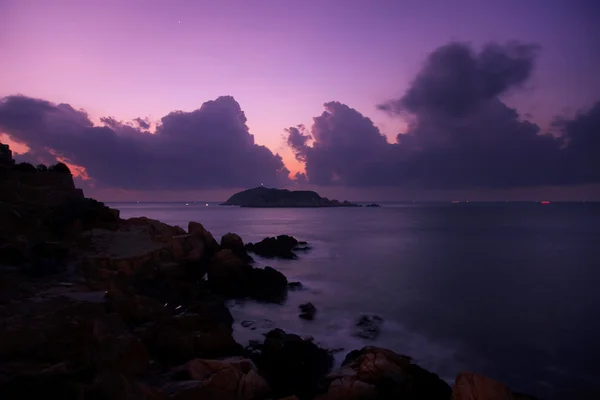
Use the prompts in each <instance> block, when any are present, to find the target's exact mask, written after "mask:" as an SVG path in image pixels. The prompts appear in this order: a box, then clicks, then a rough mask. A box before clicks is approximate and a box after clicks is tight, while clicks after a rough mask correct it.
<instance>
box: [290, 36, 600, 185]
mask: <svg viewBox="0 0 600 400" xmlns="http://www.w3.org/2000/svg"><path fill="white" fill-rule="evenodd" d="M538 50H539V49H538V47H537V46H535V45H531V44H521V43H508V44H506V45H499V44H495V43H493V44H488V45H486V46H484V47H483V48H482V49H481V50H480V51H476V50H474V49H473V48H472V47H471V46H469V45H467V44H464V43H451V44H449V45H446V46H442V47H440V48H438V49H436V50H435V51H434V52H433V53H431V54H430V56H429V57H428V59H427V60H426V62H425V64H424V65H423V67H422V69H421V71H420V72H419V73H418V74H417V76H416V77H415V79H414V80H413V81H412V83H411V85H410V87H409V89H408V90H407V91H406V93H405V94H404V95H403V96H402V97H400V98H398V99H392V100H390V101H387V102H385V103H383V104H381V105H379V108H380V109H382V110H385V111H387V112H389V113H391V114H392V115H398V116H401V117H403V118H405V119H406V120H407V121H408V122H409V130H408V132H407V133H404V134H399V135H398V136H397V138H396V141H395V143H388V142H387V141H386V139H385V137H384V136H383V135H382V134H381V133H380V131H379V130H378V129H377V127H375V126H374V125H373V123H372V122H371V121H370V120H369V119H368V118H365V117H364V116H363V115H361V114H360V113H359V112H358V111H356V110H354V109H351V108H349V107H348V106H345V105H343V104H340V103H337V102H332V103H327V104H325V110H326V111H325V112H324V113H323V114H322V115H321V116H318V117H315V118H314V124H313V126H312V128H311V130H310V133H309V132H307V130H306V129H304V128H302V127H296V128H289V129H288V130H287V131H288V144H289V146H290V147H291V148H292V149H293V151H294V152H295V154H296V157H297V158H298V160H300V161H303V162H305V166H306V178H307V179H308V180H309V181H310V182H311V183H315V184H321V185H348V186H395V185H401V186H403V187H407V188H408V187H416V188H435V189H450V188H452V189H463V188H475V187H487V188H506V187H522V186H534V185H555V184H570V183H597V182H600V157H595V156H594V154H598V151H599V150H600V143H599V140H600V139H599V136H598V134H599V133H600V131H599V123H600V118H598V114H599V111H598V109H599V108H600V103H599V104H598V105H596V106H595V107H594V108H593V109H592V110H590V111H589V112H587V113H583V114H582V115H580V116H578V117H577V118H575V119H573V120H570V121H560V122H557V124H556V125H557V126H558V127H559V128H560V131H561V132H562V135H560V136H559V137H556V136H553V135H550V134H544V133H543V132H541V130H540V128H539V126H537V125H535V124H533V123H530V122H528V121H525V120H523V119H522V118H521V117H520V115H519V114H518V112H517V111H516V110H514V109H512V108H510V107H508V106H507V105H506V104H505V103H503V102H502V99H501V96H502V95H504V94H506V93H508V92H510V91H512V90H516V89H519V88H520V87H521V86H523V85H524V84H525V83H526V82H527V80H528V79H529V77H530V76H531V74H532V72H533V69H534V64H535V60H536V56H537V54H538ZM309 142H312V144H311V145H308V143H309Z"/></svg>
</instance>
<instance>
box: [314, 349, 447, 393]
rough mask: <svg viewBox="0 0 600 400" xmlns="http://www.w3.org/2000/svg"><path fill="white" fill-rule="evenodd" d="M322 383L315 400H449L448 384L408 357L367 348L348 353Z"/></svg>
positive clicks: (384, 350)
mask: <svg viewBox="0 0 600 400" xmlns="http://www.w3.org/2000/svg"><path fill="white" fill-rule="evenodd" d="M325 382H326V384H327V391H326V393H325V394H323V395H321V396H318V397H317V399H318V400H342V399H365V400H366V399H388V398H389V399H395V398H397V399H414V400H438V399H439V400H450V396H451V389H450V386H448V384H446V383H445V382H444V381H443V380H441V379H440V378H439V377H438V376H437V375H435V374H432V373H429V372H427V371H425V370H423V369H421V368H420V367H418V366H416V365H414V364H412V363H411V360H410V357H406V356H401V355H398V354H396V353H394V352H392V351H390V350H386V349H382V348H379V347H371V346H370V347H364V348H362V349H361V350H355V351H352V352H350V353H349V354H348V355H347V356H346V359H345V360H344V362H343V363H342V366H341V368H340V369H339V370H337V371H334V372H332V373H331V374H329V375H328V376H327V378H326V380H325Z"/></svg>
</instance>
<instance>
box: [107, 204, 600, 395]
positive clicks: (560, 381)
mask: <svg viewBox="0 0 600 400" xmlns="http://www.w3.org/2000/svg"><path fill="white" fill-rule="evenodd" d="M383 205H384V206H383V207H382V208H322V209H304V208H302V209H283V208H279V209H250V208H237V207H222V206H218V205H217V204H215V203H208V205H207V204H206V203H189V205H186V204H185V203H143V204H142V203H112V204H110V206H111V207H115V208H118V209H120V210H121V215H122V217H123V218H129V217H133V216H147V217H149V218H155V219H158V220H161V221H164V222H166V223H169V224H173V225H180V226H182V227H184V228H186V227H187V223H188V221H190V220H194V221H199V222H201V223H202V224H204V226H205V227H206V228H207V229H209V230H210V231H211V232H212V233H213V235H214V236H215V237H216V238H217V240H218V238H220V236H221V235H223V234H225V233H227V232H235V233H238V234H239V235H240V236H242V238H243V239H244V241H245V242H248V241H257V240H260V239H262V238H264V237H266V236H273V235H278V234H291V235H293V236H295V237H296V238H298V239H299V240H306V241H308V242H309V243H310V244H311V245H312V246H313V250H312V251H311V252H309V253H307V254H300V259H299V260H295V261H285V260H284V261H280V260H273V261H269V260H258V263H257V264H258V265H271V266H273V267H275V268H277V269H279V270H281V271H282V272H283V273H284V274H286V276H287V277H288V279H289V280H290V281H301V282H302V283H303V284H304V285H305V286H307V288H308V290H305V291H300V292H292V293H290V295H289V297H288V300H287V302H286V304H284V305H282V306H279V305H267V304H260V303H257V302H252V301H246V302H233V303H232V304H231V310H232V313H233V315H234V318H236V325H235V335H236V338H237V339H238V341H240V342H246V341H248V340H250V339H260V338H261V334H262V333H264V332H266V331H268V330H270V329H272V328H273V327H280V328H282V329H284V330H286V331H291V332H294V333H298V334H300V335H307V336H312V337H314V338H315V340H316V341H317V342H319V343H321V344H322V345H324V346H326V347H328V348H340V347H341V348H344V349H345V350H344V351H340V352H339V353H337V354H336V356H337V360H338V361H339V360H341V359H343V357H344V356H345V354H346V353H347V352H348V351H350V350H352V349H356V348H360V347H362V346H364V345H368V344H374V345H377V346H382V347H387V348H390V349H392V350H394V351H397V352H399V353H404V354H407V355H410V356H412V357H414V359H415V360H416V362H417V363H419V364H421V365H422V366H423V367H425V368H427V369H430V370H432V371H434V372H436V373H438V374H439V375H440V376H442V377H443V378H445V379H447V380H449V381H452V380H453V378H454V376H455V375H456V373H457V372H459V371H463V370H470V371H476V372H480V373H483V374H486V375H489V376H491V377H494V378H497V379H499V380H501V381H502V382H504V383H506V384H508V385H509V386H511V388H513V390H519V391H525V392H528V393H530V394H534V395H538V396H540V397H541V398H545V399H558V398H561V399H562V398H578V399H583V398H595V399H599V398H600V361H599V360H600V315H599V312H598V310H599V309H600V290H599V289H600V204H594V203H571V204H567V203H552V204H550V205H540V204H536V203H481V204H475V203H468V204H465V203H461V204H441V203H429V204H419V203H410V204H383ZM307 301H310V302H312V303H313V304H315V305H316V307H317V309H318V312H317V316H316V319H315V320H314V321H303V320H300V319H299V318H298V309H297V307H298V305H299V304H301V303H304V302H307ZM362 313H371V314H377V315H379V316H381V317H383V318H384V323H383V325H382V332H381V335H380V336H379V337H378V338H377V339H376V340H375V341H374V342H371V341H367V340H360V339H357V338H355V337H353V336H352V335H351V333H352V328H353V325H354V323H355V321H356V319H357V318H358V317H359V316H360V315H361V314H362ZM243 320H252V321H255V322H256V324H257V326H258V329H256V330H250V329H247V328H243V327H242V326H241V324H240V323H241V321H243Z"/></svg>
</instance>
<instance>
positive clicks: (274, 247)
mask: <svg viewBox="0 0 600 400" xmlns="http://www.w3.org/2000/svg"><path fill="white" fill-rule="evenodd" d="M299 244H301V242H298V240H296V238H294V237H292V236H288V235H279V236H277V237H267V238H264V239H263V240H261V241H260V242H257V243H248V244H246V250H248V251H250V252H252V253H255V254H258V255H259V256H261V257H266V258H275V257H278V258H286V259H296V258H298V256H297V255H296V254H295V253H294V252H293V251H292V250H294V249H296V248H297V247H298V245H299ZM302 244H304V245H305V244H306V243H302Z"/></svg>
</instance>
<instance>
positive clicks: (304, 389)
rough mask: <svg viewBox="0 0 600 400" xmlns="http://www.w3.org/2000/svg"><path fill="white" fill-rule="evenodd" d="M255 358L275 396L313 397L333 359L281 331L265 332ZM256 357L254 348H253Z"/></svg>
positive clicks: (298, 338) (308, 342) (313, 346)
mask: <svg viewBox="0 0 600 400" xmlns="http://www.w3.org/2000/svg"><path fill="white" fill-rule="evenodd" d="M265 336H266V338H265V341H264V343H263V345H262V346H260V355H258V356H254V359H255V361H256V364H257V366H258V370H259V372H260V374H261V375H262V376H263V377H265V379H266V380H267V382H269V385H270V386H271V388H272V389H273V391H274V393H275V394H276V395H277V396H281V397H283V396H288V395H293V394H295V395H298V396H300V397H304V396H309V395H311V394H313V393H314V392H315V391H316V390H317V387H318V385H319V383H320V382H321V380H322V379H323V378H324V377H325V375H326V374H327V372H328V371H329V370H330V369H331V367H332V365H333V357H332V356H331V355H330V354H329V353H328V352H327V351H326V350H324V349H322V348H320V347H318V346H317V345H315V344H314V343H312V342H310V341H307V340H302V339H301V338H300V337H299V336H298V335H294V334H286V333H285V332H284V331H282V330H281V329H274V330H272V331H270V332H269V333H267V334H266V335H265ZM253 352H254V353H255V354H256V353H257V349H256V348H255V349H253Z"/></svg>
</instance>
